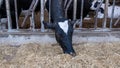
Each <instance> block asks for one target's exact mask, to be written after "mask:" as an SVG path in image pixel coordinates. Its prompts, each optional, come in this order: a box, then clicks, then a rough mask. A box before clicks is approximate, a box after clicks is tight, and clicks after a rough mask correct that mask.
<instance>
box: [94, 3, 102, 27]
mask: <svg viewBox="0 0 120 68" xmlns="http://www.w3.org/2000/svg"><path fill="white" fill-rule="evenodd" d="M101 5H102V1H101V2H100V4H99V5H98V6H97V8H96V11H95V13H96V15H95V24H94V28H95V29H96V28H97V24H98V21H97V16H98V11H99V9H100V7H101Z"/></svg>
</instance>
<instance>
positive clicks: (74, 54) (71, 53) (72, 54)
mask: <svg viewBox="0 0 120 68" xmlns="http://www.w3.org/2000/svg"><path fill="white" fill-rule="evenodd" d="M65 54H69V55H71V56H72V57H75V56H76V53H74V52H70V53H65Z"/></svg>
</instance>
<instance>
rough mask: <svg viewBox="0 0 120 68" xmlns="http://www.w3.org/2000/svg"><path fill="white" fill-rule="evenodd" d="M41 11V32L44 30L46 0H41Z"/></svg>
mask: <svg viewBox="0 0 120 68" xmlns="http://www.w3.org/2000/svg"><path fill="white" fill-rule="evenodd" d="M40 3H41V12H40V20H41V32H44V29H45V28H44V24H43V21H44V0H41V2H40Z"/></svg>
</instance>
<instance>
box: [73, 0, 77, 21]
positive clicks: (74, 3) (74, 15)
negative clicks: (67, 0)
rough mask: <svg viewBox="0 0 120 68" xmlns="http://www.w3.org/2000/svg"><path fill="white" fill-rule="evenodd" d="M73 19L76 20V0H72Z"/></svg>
mask: <svg viewBox="0 0 120 68" xmlns="http://www.w3.org/2000/svg"><path fill="white" fill-rule="evenodd" d="M73 6H74V8H73V20H76V13H77V0H74V1H73Z"/></svg>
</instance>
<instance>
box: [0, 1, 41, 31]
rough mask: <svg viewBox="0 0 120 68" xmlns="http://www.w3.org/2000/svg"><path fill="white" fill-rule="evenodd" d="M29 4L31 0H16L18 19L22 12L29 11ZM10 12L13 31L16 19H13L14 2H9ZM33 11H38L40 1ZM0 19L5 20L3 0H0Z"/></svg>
mask: <svg viewBox="0 0 120 68" xmlns="http://www.w3.org/2000/svg"><path fill="white" fill-rule="evenodd" d="M31 3H32V0H17V11H18V17H19V16H20V14H21V11H22V10H27V9H29V7H30V5H31ZM10 11H11V18H12V28H13V29H15V28H16V19H15V7H14V0H10ZM35 11H36V12H37V11H40V0H39V3H38V5H37V7H36V9H35ZM0 18H7V15H6V5H5V0H0Z"/></svg>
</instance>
